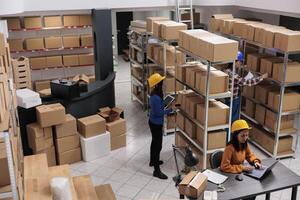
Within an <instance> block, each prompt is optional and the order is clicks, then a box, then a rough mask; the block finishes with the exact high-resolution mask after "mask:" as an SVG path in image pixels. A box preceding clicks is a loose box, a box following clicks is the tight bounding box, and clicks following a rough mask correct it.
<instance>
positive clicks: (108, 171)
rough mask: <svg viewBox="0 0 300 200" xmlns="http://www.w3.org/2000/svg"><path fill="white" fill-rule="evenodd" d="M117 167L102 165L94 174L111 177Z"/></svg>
mask: <svg viewBox="0 0 300 200" xmlns="http://www.w3.org/2000/svg"><path fill="white" fill-rule="evenodd" d="M116 171H117V169H115V168H110V167H106V166H100V167H99V168H98V169H97V170H96V171H94V172H93V175H94V176H99V177H104V178H109V177H110V176H111V175H113V174H114V173H115V172H116Z"/></svg>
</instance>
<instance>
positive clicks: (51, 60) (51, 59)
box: [46, 56, 63, 68]
mask: <svg viewBox="0 0 300 200" xmlns="http://www.w3.org/2000/svg"><path fill="white" fill-rule="evenodd" d="M46 62H47V67H49V68H52V67H62V66H63V62H62V56H48V57H46Z"/></svg>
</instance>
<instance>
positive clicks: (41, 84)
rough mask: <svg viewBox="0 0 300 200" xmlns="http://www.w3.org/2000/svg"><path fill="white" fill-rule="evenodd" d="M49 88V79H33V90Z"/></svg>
mask: <svg viewBox="0 0 300 200" xmlns="http://www.w3.org/2000/svg"><path fill="white" fill-rule="evenodd" d="M49 88H50V81H48V80H46V81H35V91H40V90H44V89H49Z"/></svg>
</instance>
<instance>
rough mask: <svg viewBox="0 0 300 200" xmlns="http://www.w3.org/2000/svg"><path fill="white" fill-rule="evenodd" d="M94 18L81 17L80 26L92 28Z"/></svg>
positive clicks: (88, 16)
mask: <svg viewBox="0 0 300 200" xmlns="http://www.w3.org/2000/svg"><path fill="white" fill-rule="evenodd" d="M92 24H93V23H92V16H91V15H79V25H80V26H91V25H92Z"/></svg>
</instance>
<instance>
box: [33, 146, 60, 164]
mask: <svg viewBox="0 0 300 200" xmlns="http://www.w3.org/2000/svg"><path fill="white" fill-rule="evenodd" d="M43 153H45V154H46V156H47V161H48V166H49V167H52V166H55V165H56V156H55V147H54V146H51V147H49V148H47V149H43V150H41V151H38V152H36V153H35V154H43Z"/></svg>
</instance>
